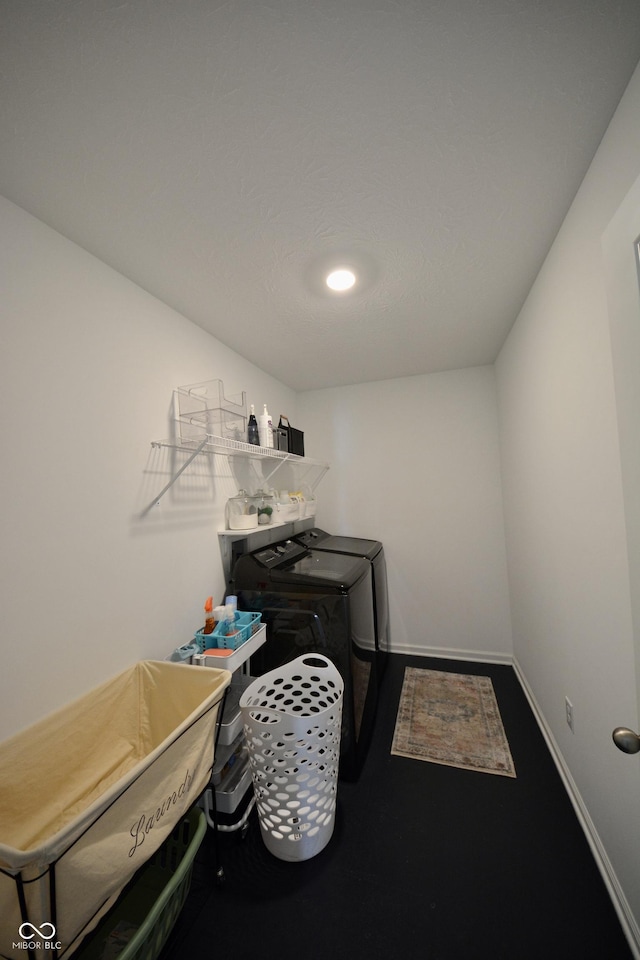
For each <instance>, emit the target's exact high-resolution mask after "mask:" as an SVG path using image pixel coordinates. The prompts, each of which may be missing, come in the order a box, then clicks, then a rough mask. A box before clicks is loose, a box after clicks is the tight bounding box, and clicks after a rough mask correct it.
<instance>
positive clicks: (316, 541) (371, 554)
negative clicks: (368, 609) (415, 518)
mask: <svg viewBox="0 0 640 960" xmlns="http://www.w3.org/2000/svg"><path fill="white" fill-rule="evenodd" d="M294 540H296V541H297V542H298V543H300V544H302V546H304V547H307V548H308V549H312V550H323V551H325V552H329V553H342V554H346V555H347V556H350V557H363V558H364V559H365V560H367V561H368V562H369V563H370V564H371V572H372V586H373V597H372V600H373V617H374V628H375V638H376V650H377V660H378V682H380V681H381V680H382V677H383V676H384V672H385V670H386V666H387V655H388V653H389V649H390V643H389V593H388V588H387V563H386V560H385V556H384V548H383V546H382V544H381V543H380V541H379V540H365V539H363V538H362V537H340V536H332V535H331V534H330V533H326V532H325V531H324V530H320V528H319V527H312V528H311V529H310V530H305V531H304V532H303V533H299V534H296V535H295V537H294Z"/></svg>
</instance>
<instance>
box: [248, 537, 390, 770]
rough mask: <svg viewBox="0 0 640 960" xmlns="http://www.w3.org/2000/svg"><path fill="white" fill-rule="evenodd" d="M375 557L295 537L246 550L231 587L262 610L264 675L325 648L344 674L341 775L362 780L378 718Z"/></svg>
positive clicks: (256, 668) (255, 664)
mask: <svg viewBox="0 0 640 960" xmlns="http://www.w3.org/2000/svg"><path fill="white" fill-rule="evenodd" d="M371 581H372V574H371V565H370V564H369V563H368V561H366V560H364V559H363V558H361V557H352V556H347V555H341V554H332V553H326V552H316V551H313V550H307V549H306V548H305V547H303V546H302V545H301V544H298V543H296V542H295V541H293V540H285V541H282V542H280V543H275V544H271V545H269V546H267V547H262V548H261V549H259V550H255V551H253V552H252V553H247V554H243V555H241V556H240V557H239V558H238V559H237V561H236V563H235V566H234V568H233V572H232V575H231V581H230V589H231V590H232V592H233V593H234V594H235V595H236V596H237V598H238V609H239V610H249V611H253V612H259V613H261V614H262V619H263V621H264V622H265V623H266V624H267V641H266V643H265V644H264V645H263V646H262V647H261V648H260V649H259V650H257V651H256V653H255V654H254V655H253V656H252V658H251V672H252V673H253V674H254V675H256V676H260V675H261V674H263V673H266V672H267V671H268V670H273V669H275V668H276V667H278V666H281V665H282V664H283V663H288V662H289V661H290V660H294V659H295V658H296V657H299V656H302V655H303V654H306V653H311V652H318V653H323V654H325V656H327V657H328V658H329V659H330V660H331V661H333V663H334V664H335V666H336V667H337V669H338V670H339V671H340V675H341V676H342V679H343V681H344V685H345V686H344V698H343V707H342V739H341V748H340V777H341V778H342V779H345V780H356V779H357V778H358V776H359V774H360V771H361V769H362V764H363V763H364V760H365V757H366V754H367V750H368V747H369V743H370V740H371V734H372V731H373V725H374V721H375V713H376V705H377V695H378V694H377V689H378V679H377V668H378V667H377V657H376V648H375V631H374V623H373V609H372V604H371V595H372V583H371Z"/></svg>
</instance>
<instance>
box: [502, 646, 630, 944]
mask: <svg viewBox="0 0 640 960" xmlns="http://www.w3.org/2000/svg"><path fill="white" fill-rule="evenodd" d="M511 662H512V665H513V669H514V670H515V674H516V676H517V678H518V681H519V682H520V686H521V687H522V689H523V691H524V694H525V696H526V698H527V700H528V701H529V706H530V707H531V709H532V711H533V715H534V716H535V718H536V721H537V723H538V726H539V727H540V730H541V732H542V736H543V737H544V739H545V741H546V744H547V747H548V748H549V752H550V753H551V756H552V758H553V761H554V763H555V765H556V767H557V770H558V773H559V774H560V778H561V780H562V782H563V784H564V787H565V790H566V791H567V794H568V795H569V799H570V800H571V803H572V805H573V809H574V810H575V812H576V816H577V818H578V822H579V823H580V826H581V827H582V829H583V831H584V835H585V837H586V838H587V843H588V844H589V847H590V849H591V853H592V854H593V858H594V860H595V862H596V866H597V867H598V869H599V871H600V874H601V876H602V879H603V880H604V883H605V886H606V888H607V891H608V893H609V896H610V897H611V902H612V903H613V906H614V908H615V911H616V913H617V914H618V919H619V920H620V924H621V926H622V929H623V931H624V934H625V936H626V938H627V941H628V943H629V949H630V950H631V952H632V954H633V956H634V958H635V960H640V927H638V923H637V921H636V919H635V917H634V915H633V913H632V911H631V908H630V906H629V903H628V901H627V898H626V897H625V895H624V891H623V890H622V887H621V886H620V883H619V881H618V878H617V876H616V873H615V870H614V869H613V865H612V863H611V861H610V860H609V857H608V856H607V852H606V850H605V848H604V845H603V843H602V840H601V839H600V837H599V835H598V831H597V830H596V828H595V824H594V822H593V820H592V819H591V817H590V815H589V811H588V810H587V808H586V806H585V803H584V801H583V799H582V797H581V795H580V791H579V790H578V787H577V785H576V782H575V780H574V779H573V777H572V776H571V772H570V771H569V768H568V767H567V765H566V763H565V760H564V757H563V756H562V752H561V750H560V748H559V747H558V744H557V743H556V740H555V738H554V736H553V734H552V732H551V730H550V728H549V726H548V725H547V722H546V720H545V718H544V715H543V713H542V711H541V709H540V707H539V705H538V703H537V701H536V698H535V697H534V695H533V692H532V690H531V688H530V687H529V684H528V683H527V680H526V677H525V676H524V674H523V672H522V670H521V668H520V664H519V663H518V661H517V659H516V658H515V657H512V659H511Z"/></svg>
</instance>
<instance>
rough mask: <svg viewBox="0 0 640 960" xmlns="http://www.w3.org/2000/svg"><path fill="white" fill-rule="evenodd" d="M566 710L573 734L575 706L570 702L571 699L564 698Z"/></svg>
mask: <svg viewBox="0 0 640 960" xmlns="http://www.w3.org/2000/svg"><path fill="white" fill-rule="evenodd" d="M564 708H565V711H566V714H567V723H568V724H569V728H570V730H571V733H573V732H574V731H573V704H572V703H571V700H569V697H565V698H564Z"/></svg>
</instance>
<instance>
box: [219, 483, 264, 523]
mask: <svg viewBox="0 0 640 960" xmlns="http://www.w3.org/2000/svg"><path fill="white" fill-rule="evenodd" d="M225 526H226V528H227V530H253V529H255V527H257V526H258V498H257V497H252V496H250V495H249V494H248V493H247V491H246V490H238V493H237V496H235V497H230V498H229V499H228V500H227V505H226V507H225Z"/></svg>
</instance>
